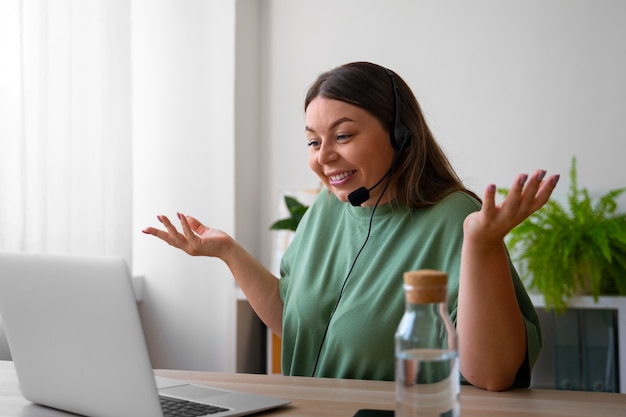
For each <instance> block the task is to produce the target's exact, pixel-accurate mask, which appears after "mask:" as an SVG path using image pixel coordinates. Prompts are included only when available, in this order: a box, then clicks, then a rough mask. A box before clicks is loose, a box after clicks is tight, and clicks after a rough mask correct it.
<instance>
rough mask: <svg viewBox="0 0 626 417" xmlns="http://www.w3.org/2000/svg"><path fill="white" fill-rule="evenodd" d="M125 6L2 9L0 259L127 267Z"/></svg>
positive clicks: (0, 1)
mask: <svg viewBox="0 0 626 417" xmlns="http://www.w3.org/2000/svg"><path fill="white" fill-rule="evenodd" d="M129 3H130V0H74V1H72V0H54V1H47V0H0V141H1V146H0V250H3V251H27V252H49V253H74V254H109V255H119V256H123V257H125V258H126V259H127V260H128V261H129V262H130V261H131V259H130V256H131V233H132V231H131V230H130V228H131V97H130V81H131V80H130V74H131V60H130V4H129Z"/></svg>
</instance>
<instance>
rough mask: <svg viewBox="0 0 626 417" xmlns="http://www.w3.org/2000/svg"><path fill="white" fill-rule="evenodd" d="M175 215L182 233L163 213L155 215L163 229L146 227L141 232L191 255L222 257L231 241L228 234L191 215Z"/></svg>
mask: <svg viewBox="0 0 626 417" xmlns="http://www.w3.org/2000/svg"><path fill="white" fill-rule="evenodd" d="M176 215H177V217H178V219H179V220H180V224H181V228H182V233H181V232H179V231H178V229H176V227H175V226H174V225H173V224H172V222H171V221H170V220H169V219H168V218H167V217H166V216H163V215H159V216H157V219H158V220H159V222H161V224H163V226H164V227H165V230H161V229H157V228H154V227H146V228H145V229H143V230H142V232H143V233H145V234H149V235H153V236H156V237H158V238H159V239H161V240H163V241H164V242H166V243H168V244H169V245H171V246H174V247H176V248H178V249H181V250H183V251H185V252H186V253H188V254H189V255H192V256H214V257H218V258H222V257H223V255H224V252H225V251H226V250H227V248H228V247H229V244H230V243H232V238H231V237H230V236H229V235H227V234H226V233H224V232H222V231H221V230H218V229H212V228H209V227H206V226H204V225H203V224H202V223H200V222H199V221H198V220H197V219H196V218H194V217H192V216H185V215H183V214H181V213H177V214H176Z"/></svg>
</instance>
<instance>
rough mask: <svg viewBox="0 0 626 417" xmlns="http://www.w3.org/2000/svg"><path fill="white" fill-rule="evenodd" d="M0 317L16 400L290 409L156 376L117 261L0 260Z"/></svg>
mask: <svg viewBox="0 0 626 417" xmlns="http://www.w3.org/2000/svg"><path fill="white" fill-rule="evenodd" d="M0 317H1V318H2V323H3V325H4V327H5V333H6V336H7V340H8V343H9V347H10V349H11V354H12V356H13V362H14V365H15V370H16V373H17V377H18V380H19V384H20V389H21V391H22V395H23V396H24V398H26V399H27V400H29V401H32V402H34V403H37V404H41V405H45V406H48V407H53V408H56V409H61V410H64V411H69V412H71V413H75V414H81V415H87V416H92V417H129V416H133V417H154V416H164V415H165V416H169V415H170V414H169V412H167V413H164V412H163V411H162V410H163V409H162V405H161V402H162V400H161V399H160V397H161V398H165V399H169V400H173V401H174V402H176V403H181V402H182V401H181V400H189V401H192V402H193V403H200V404H204V405H205V406H210V407H213V408H210V410H209V411H210V412H211V413H212V414H209V415H212V416H216V417H226V416H242V415H248V414H253V413H256V412H259V411H263V410H268V409H272V408H276V407H280V406H284V405H286V404H289V403H290V401H288V400H285V399H280V398H273V397H269V396H263V395H256V394H252V393H246V392H238V391H231V390H225V389H221V388H214V387H207V386H204V385H194V384H192V383H188V382H185V381H179V380H175V379H167V378H161V377H155V375H154V372H153V369H152V366H151V363H150V359H149V356H148V350H147V348H146V343H145V338H144V334H143V330H142V327H141V322H140V318H139V314H138V309H137V302H136V300H135V295H134V290H133V286H132V282H131V277H130V273H129V269H128V266H127V264H126V261H125V260H124V259H122V258H116V257H86V256H70V255H47V254H26V253H0ZM185 404H186V405H187V406H189V407H191V406H195V405H194V404H188V403H185ZM194 412H195V414H194V415H201V414H198V411H194ZM202 412H204V411H202Z"/></svg>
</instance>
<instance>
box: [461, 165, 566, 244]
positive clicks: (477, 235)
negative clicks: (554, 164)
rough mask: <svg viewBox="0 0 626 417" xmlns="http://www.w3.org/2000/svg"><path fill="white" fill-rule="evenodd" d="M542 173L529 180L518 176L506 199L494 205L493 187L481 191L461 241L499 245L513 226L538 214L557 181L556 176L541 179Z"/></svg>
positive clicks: (521, 175)
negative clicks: (483, 193) (536, 212)
mask: <svg viewBox="0 0 626 417" xmlns="http://www.w3.org/2000/svg"><path fill="white" fill-rule="evenodd" d="M545 176H546V171H545V170H537V171H536V172H535V173H534V174H533V175H532V176H530V177H529V176H528V175H527V174H520V175H518V176H517V178H516V179H515V181H514V182H513V185H512V186H511V188H510V189H509V193H508V196H507V197H506V199H505V200H504V201H503V202H502V203H500V204H496V186H495V185H494V184H491V185H489V186H488V187H487V189H486V190H485V195H484V198H483V205H482V209H481V210H480V211H477V212H474V213H471V214H470V215H469V216H467V218H466V219H465V224H464V231H465V239H468V238H469V239H471V240H472V241H474V242H475V243H479V242H480V243H483V244H501V242H502V240H503V239H504V237H505V236H506V235H507V233H509V232H510V231H511V230H512V229H513V228H514V227H515V226H517V225H518V224H520V223H521V222H523V221H524V220H525V219H527V218H528V216H530V215H531V214H533V213H534V212H535V211H537V210H539V209H540V208H541V207H542V206H543V205H544V204H545V203H546V202H547V201H548V199H549V198H550V195H551V194H552V191H553V190H554V188H555V187H556V184H557V183H558V181H559V175H552V176H550V177H548V178H545Z"/></svg>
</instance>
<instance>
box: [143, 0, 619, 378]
mask: <svg viewBox="0 0 626 417" xmlns="http://www.w3.org/2000/svg"><path fill="white" fill-rule="evenodd" d="M625 18H626V2H623V1H621V0H601V1H598V0H579V1H576V2H574V1H571V0H514V1H506V2H503V1H499V0H472V1H471V2H463V1H456V2H453V1H447V2H442V1H437V0H393V1H388V0H315V1H311V0H264V1H256V0H219V1H218V0H210V1H202V0H186V1H184V2H181V1H167V0H133V12H132V26H133V51H134V55H133V59H134V61H133V62H134V64H133V65H134V69H133V78H134V79H133V83H134V89H133V94H134V106H133V112H134V114H133V120H134V132H133V134H134V141H135V160H134V164H135V175H134V180H133V185H134V196H135V201H134V206H135V209H134V217H135V218H134V220H133V224H134V225H135V229H136V233H135V235H134V236H135V238H134V242H133V245H134V246H133V247H134V255H133V260H134V270H135V272H136V273H140V274H144V275H145V277H146V288H145V290H146V295H145V298H146V299H145V301H144V306H143V314H144V320H145V322H146V324H147V337H148V339H149V342H150V344H151V349H152V355H153V360H155V365H156V366H161V367H175V368H190V369H191V368H193V369H212V370H230V369H233V366H234V365H233V361H234V359H233V357H234V343H235V341H234V330H233V326H234V317H233V316H234V298H235V295H234V288H233V286H232V280H231V279H230V276H229V273H228V271H227V270H226V268H225V267H224V266H223V265H221V264H220V263H219V262H218V261H214V260H209V259H192V258H189V257H188V256H186V255H184V254H182V253H179V252H178V251H175V250H173V249H171V248H169V247H167V245H164V244H162V243H161V242H158V241H156V240H155V239H153V238H152V239H151V238H150V237H146V236H143V235H142V234H141V233H140V230H141V228H143V227H144V226H146V225H154V224H156V220H155V216H156V215H157V214H159V213H163V214H168V215H171V216H174V214H175V212H176V211H177V210H180V211H183V212H186V213H189V214H195V215H197V216H199V217H200V218H201V219H202V220H204V221H205V223H207V224H208V225H210V226H214V227H218V228H221V229H223V230H225V231H227V232H229V233H233V234H235V236H237V237H238V238H240V239H241V241H242V243H243V244H244V245H245V246H246V247H248V249H249V250H250V251H251V252H252V253H253V254H254V255H256V256H258V257H259V258H260V259H261V260H262V262H264V263H265V264H266V265H267V266H268V267H269V266H270V265H271V261H272V255H271V248H272V233H271V232H270V231H269V230H268V227H269V225H270V224H271V223H272V222H273V221H274V220H275V219H276V217H277V215H278V208H277V205H278V201H277V199H278V196H279V193H280V191H281V190H285V189H299V188H315V187H316V186H317V184H318V182H317V179H316V177H315V176H314V175H313V174H311V173H310V172H309V169H308V166H307V162H306V159H307V149H306V146H305V138H304V128H303V125H304V117H303V109H302V102H303V98H304V94H305V92H306V89H307V88H308V86H309V85H310V84H311V83H312V82H313V80H314V78H315V77H316V76H317V75H318V74H319V73H320V72H322V71H324V70H327V69H330V68H332V67H334V66H336V65H339V64H342V63H345V62H349V61H354V60H370V61H374V62H377V63H380V64H382V65H385V66H388V67H390V68H392V69H394V70H395V71H397V72H398V73H399V74H400V75H401V76H402V77H403V78H405V80H406V81H407V82H408V83H409V85H411V86H412V87H413V89H414V91H415V93H416V95H417V97H418V100H420V103H421V105H422V107H423V109H424V111H425V113H426V115H427V118H428V120H429V122H430V124H431V128H432V129H433V131H434V132H435V134H436V136H437V137H438V139H439V141H440V142H441V144H442V145H443V146H444V148H445V149H446V150H447V152H448V154H449V156H450V158H451V160H452V162H453V164H454V165H455V166H456V168H457V169H458V172H459V174H460V175H461V177H462V178H463V179H464V180H465V181H466V184H467V185H468V186H469V187H471V188H473V189H474V190H476V191H477V192H478V193H482V190H483V189H484V187H485V186H486V185H487V184H488V183H491V182H495V183H496V184H497V185H499V186H509V185H510V183H511V181H512V180H513V177H514V176H515V175H516V174H517V173H519V172H528V171H532V170H534V169H537V168H545V169H547V170H548V171H549V172H559V173H561V174H562V177H563V180H562V183H561V185H560V187H559V188H558V189H557V190H556V192H555V195H556V196H557V198H562V197H563V196H564V195H565V193H566V191H567V185H568V178H567V174H568V169H569V164H570V160H571V157H572V156H573V155H576V156H577V157H578V168H579V169H578V172H579V183H580V185H582V186H586V187H588V188H589V190H590V191H591V193H592V194H595V195H597V194H600V193H603V192H605V191H607V190H609V189H611V188H616V187H620V186H624V185H626V175H625V170H626V169H625V168H624V164H623V163H622V159H623V155H624V154H625V150H626V149H625V148H626V144H625V141H624V139H623V135H624V134H623V128H622V120H624V119H626V117H625V116H626V78H625V77H624V76H623V74H625V73H626V42H624V39H626V26H625V25H623V21H624V19H625ZM235 77H236V78H235ZM235 184H236V185H235ZM623 206H624V207H626V204H624V205H623ZM217 315H220V316H222V317H224V318H225V319H226V320H227V321H226V323H224V324H220V323H216V322H215V317H216V316H217Z"/></svg>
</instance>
